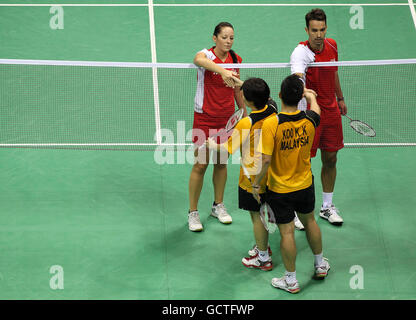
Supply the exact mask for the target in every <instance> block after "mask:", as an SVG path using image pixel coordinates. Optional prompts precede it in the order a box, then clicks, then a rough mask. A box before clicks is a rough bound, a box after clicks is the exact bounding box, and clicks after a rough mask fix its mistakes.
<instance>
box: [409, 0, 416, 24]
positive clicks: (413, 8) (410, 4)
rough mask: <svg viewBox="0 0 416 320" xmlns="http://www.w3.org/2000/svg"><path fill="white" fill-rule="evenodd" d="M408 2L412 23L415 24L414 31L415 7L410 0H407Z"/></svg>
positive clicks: (415, 22)
mask: <svg viewBox="0 0 416 320" xmlns="http://www.w3.org/2000/svg"><path fill="white" fill-rule="evenodd" d="M408 1H409V8H410V13H411V14H412V18H413V23H414V24H415V29H416V11H415V5H414V3H413V1H412V0H408Z"/></svg>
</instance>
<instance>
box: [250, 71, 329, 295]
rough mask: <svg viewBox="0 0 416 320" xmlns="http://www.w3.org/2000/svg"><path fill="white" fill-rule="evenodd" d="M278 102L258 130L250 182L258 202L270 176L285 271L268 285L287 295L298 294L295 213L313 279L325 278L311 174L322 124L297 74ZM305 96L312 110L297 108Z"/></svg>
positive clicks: (270, 197) (286, 84)
mask: <svg viewBox="0 0 416 320" xmlns="http://www.w3.org/2000/svg"><path fill="white" fill-rule="evenodd" d="M279 97H280V99H281V101H282V110H281V112H280V113H279V114H278V115H277V116H274V117H271V118H269V119H266V120H265V121H264V123H263V127H262V144H261V148H262V168H261V171H260V173H259V174H258V175H256V177H255V179H253V180H252V181H253V185H252V188H253V196H254V198H255V199H257V200H258V201H260V198H259V190H261V186H260V183H261V182H262V181H263V179H264V176H265V175H266V173H267V174H268V181H267V192H266V197H265V198H266V202H267V203H268V204H269V206H270V208H271V209H272V210H271V211H272V212H269V214H272V215H274V218H275V220H276V222H277V225H278V227H279V231H280V235H281V240H280V251H281V255H282V260H283V264H284V266H285V268H286V273H285V276H283V277H282V278H273V279H272V285H273V286H274V287H276V288H279V289H283V290H286V291H288V292H290V293H297V292H299V290H300V288H299V284H298V281H297V279H296V265H295V262H296V243H295V236H294V230H295V225H294V218H295V211H296V212H297V213H298V217H299V219H300V221H301V222H302V224H303V225H304V226H305V230H306V237H307V239H308V243H309V246H310V248H311V249H312V252H313V254H314V255H315V263H314V265H315V277H317V278H324V277H326V275H327V273H328V271H329V268H330V267H329V264H328V261H327V259H325V258H323V255H322V237H321V231H320V229H319V226H318V224H317V223H316V221H315V217H314V209H315V187H314V183H313V175H312V170H311V161H310V150H311V147H312V143H313V139H314V136H315V129H316V127H317V126H318V125H319V121H320V108H319V105H318V104H317V102H316V93H315V92H314V91H312V90H309V89H306V88H304V86H303V82H302V81H301V80H300V78H299V77H298V76H297V75H291V76H289V77H287V78H286V79H284V80H283V82H282V85H281V90H280V93H279ZM303 97H305V98H306V100H307V102H308V103H309V104H310V105H311V107H310V110H306V111H300V110H298V109H297V105H298V102H299V101H300V100H301V99H302V98H303Z"/></svg>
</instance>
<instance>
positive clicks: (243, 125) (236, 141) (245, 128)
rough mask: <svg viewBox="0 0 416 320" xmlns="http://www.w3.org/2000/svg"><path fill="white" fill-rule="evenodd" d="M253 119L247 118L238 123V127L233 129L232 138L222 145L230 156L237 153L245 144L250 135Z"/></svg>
mask: <svg viewBox="0 0 416 320" xmlns="http://www.w3.org/2000/svg"><path fill="white" fill-rule="evenodd" d="M250 128H251V119H250V117H245V118H243V119H241V120H240V121H238V123H237V125H236V126H235V128H234V129H233V132H232V134H231V136H230V137H229V138H228V140H227V141H226V142H224V143H223V144H222V147H223V148H224V149H226V150H227V151H228V153H229V154H233V153H234V152H236V151H237V150H238V149H239V148H240V146H241V145H242V144H243V142H244V141H245V140H246V139H247V137H248V136H249V135H250Z"/></svg>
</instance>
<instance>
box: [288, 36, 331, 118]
mask: <svg viewBox="0 0 416 320" xmlns="http://www.w3.org/2000/svg"><path fill="white" fill-rule="evenodd" d="M329 61H338V49H337V43H336V42H335V40H334V39H330V38H326V39H324V47H323V49H322V51H313V50H312V48H311V46H310V45H309V41H304V42H300V43H299V44H298V46H297V47H296V48H295V50H293V52H292V55H291V56H290V63H291V72H292V74H293V73H302V74H303V75H304V79H303V80H304V81H305V85H306V88H308V89H312V90H314V91H315V92H316V93H317V94H318V96H317V102H318V104H319V106H320V107H321V110H322V111H324V112H325V111H330V110H331V109H333V108H338V105H337V100H336V95H335V72H336V71H337V70H338V67H336V66H335V67H309V66H308V65H309V64H310V63H312V62H329ZM305 76H306V77H305ZM305 108H306V101H305V99H302V100H301V101H300V103H299V109H301V110H304V109H305Z"/></svg>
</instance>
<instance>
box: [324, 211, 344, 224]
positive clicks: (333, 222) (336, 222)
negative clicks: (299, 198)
mask: <svg viewBox="0 0 416 320" xmlns="http://www.w3.org/2000/svg"><path fill="white" fill-rule="evenodd" d="M319 216H320V217H321V218H322V219H325V220H327V221H328V222H329V223H330V224H333V225H334V226H342V224H343V223H344V221H329V219H328V218H327V217H325V216H322V215H321V214H319Z"/></svg>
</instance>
